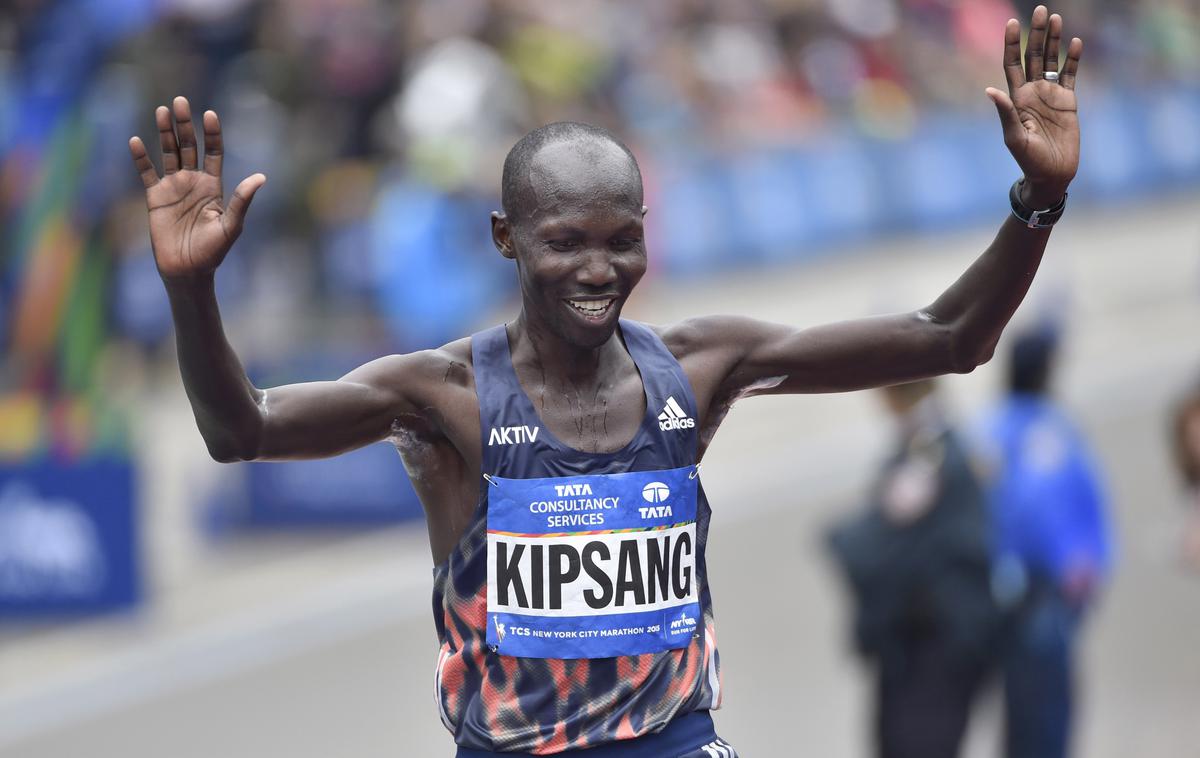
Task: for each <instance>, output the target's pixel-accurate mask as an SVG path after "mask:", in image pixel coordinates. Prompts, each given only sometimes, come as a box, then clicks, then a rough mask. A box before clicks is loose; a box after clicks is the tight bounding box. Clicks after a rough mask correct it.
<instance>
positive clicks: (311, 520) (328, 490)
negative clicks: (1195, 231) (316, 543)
mask: <svg viewBox="0 0 1200 758" xmlns="http://www.w3.org/2000/svg"><path fill="white" fill-rule="evenodd" d="M245 488H246V489H245V494H246V498H247V507H248V510H247V513H246V523H247V524H249V525H251V526H303V525H335V524H336V525H356V524H361V525H370V524H387V523H394V522H397V521H404V520H408V519H416V518H421V517H422V516H423V512H422V510H421V504H420V501H418V500H417V495H416V493H415V492H414V491H413V488H412V484H411V483H410V482H409V480H408V475H407V474H406V473H405V471H404V465H403V463H402V462H401V460H400V456H399V454H398V453H397V452H396V449H395V447H393V446H392V445H390V444H387V443H380V444H376V445H369V446H367V447H365V448H362V449H361V450H355V451H354V452H352V453H346V454H345V455H340V456H338V457H336V458H329V459H326V460H319V461H291V462H287V463H252V464H249V465H248V466H247V475H246V480H245Z"/></svg>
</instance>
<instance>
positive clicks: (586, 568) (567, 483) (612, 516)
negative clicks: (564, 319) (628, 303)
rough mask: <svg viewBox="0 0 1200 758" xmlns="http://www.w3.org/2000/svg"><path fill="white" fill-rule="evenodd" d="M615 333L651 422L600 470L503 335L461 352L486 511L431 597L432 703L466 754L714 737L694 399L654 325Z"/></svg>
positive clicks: (603, 458)
mask: <svg viewBox="0 0 1200 758" xmlns="http://www.w3.org/2000/svg"><path fill="white" fill-rule="evenodd" d="M620 333H621V336H622V337H623V338H624V343H625V346H626V348H627V349H628V351H629V355H630V357H631V358H632V359H633V361H634V363H635V364H636V366H637V369H638V372H639V373H640V375H641V379H642V385H643V388H644V390H645V396H646V408H645V413H644V416H643V419H642V423H641V425H640V426H639V427H638V430H637V432H636V433H635V434H634V436H633V438H632V439H631V440H630V441H629V443H628V444H627V445H625V446H624V447H623V448H621V449H620V450H617V451H615V452H613V453H601V454H594V453H586V452H583V451H580V450H577V449H575V448H572V447H570V446H569V445H566V444H565V443H563V442H562V441H560V440H558V439H557V438H555V436H554V435H553V433H551V432H550V430H549V429H547V428H546V427H545V426H544V424H543V423H542V420H541V419H540V418H539V417H538V415H537V412H536V411H535V409H534V406H533V403H532V402H531V401H530V399H529V397H528V396H527V395H526V394H525V391H524V390H523V389H522V387H521V385H520V383H519V381H518V380H517V375H516V372H515V370H514V369H513V364H512V356H511V353H510V350H509V345H508V336H507V332H506V330H505V327H504V325H500V326H497V327H494V328H492V329H488V330H486V331H484V332H480V333H478V334H475V335H473V336H472V338H471V354H472V360H473V364H474V375H475V388H476V392H477V394H478V398H479V419H480V425H481V434H482V440H481V443H482V450H483V456H482V470H481V471H480V472H479V476H480V478H479V482H480V498H479V504H478V506H477V508H476V510H475V513H474V515H473V517H472V520H471V523H470V525H469V526H468V527H467V529H466V530H465V532H464V534H463V536H462V538H461V539H460V541H459V543H458V544H457V545H456V546H455V548H454V550H453V551H452V552H451V554H450V556H449V557H448V558H447V560H446V561H445V562H444V563H442V564H441V565H439V566H437V567H436V568H435V569H434V595H433V611H434V620H435V624H436V626H437V632H438V637H439V640H440V641H441V650H440V654H439V656H438V665H437V671H436V676H435V688H436V695H437V701H438V706H439V711H440V714H441V717H442V720H443V723H444V724H445V726H446V727H447V728H448V729H449V730H450V731H451V732H453V734H454V738H455V741H456V742H457V743H458V744H459V745H460V746H461V749H462V752H461V754H462V755H472V756H475V755H486V754H487V752H486V751H492V752H500V753H532V754H538V755H546V754H554V753H562V752H565V751H574V750H577V749H582V748H589V750H588V752H587V754H588V755H593V754H596V755H599V754H600V753H604V755H608V752H609V750H612V749H614V748H620V747H622V746H628V747H633V746H634V745H635V744H637V743H639V742H642V741H644V740H649V739H654V740H657V741H658V742H657V743H656V744H659V746H660V748H661V746H662V745H667V744H669V745H672V746H675V744H676V742H678V746H679V747H680V748H687V747H688V745H686V744H684V743H685V742H687V741H689V740H698V741H696V746H699V745H701V744H703V743H704V742H707V740H709V739H712V727H711V720H710V719H708V718H707V711H708V710H709V709H715V708H717V707H719V706H720V698H721V687H720V669H719V657H718V653H717V647H716V638H715V634H714V630H713V614H712V602H711V597H710V594H709V590H708V584H707V581H706V577H707V572H706V568H705V561H704V546H705V543H706V541H707V536H708V524H709V516H710V511H709V507H708V502H707V500H706V498H705V496H704V492H703V488H701V487H700V485H699V479H698V476H697V473H698V471H697V466H696V455H697V450H698V446H699V435H698V433H699V430H698V426H697V421H696V419H697V408H696V401H695V397H694V395H693V394H692V390H691V385H690V383H689V382H688V379H687V377H686V375H685V374H684V373H683V370H682V368H681V367H680V365H679V363H678V361H676V360H675V358H674V356H673V355H671V353H670V351H669V350H667V348H666V346H665V345H664V344H663V343H662V341H661V340H660V339H659V338H658V336H657V335H656V334H655V333H654V332H653V331H652V330H651V329H650V328H649V327H647V326H645V325H644V324H640V323H637V322H632V321H626V320H622V321H621V322H620ZM697 617H698V618H697ZM695 712H702V713H695ZM688 714H692V715H691V716H688V717H687V718H684V716H687V715H688ZM698 729H699V730H700V731H696V730H698ZM684 730H692V731H696V734H695V735H692V734H690V733H688V734H685V733H683V732H684ZM647 735H653V736H652V737H650V736H647ZM704 737H706V739H702V738H704ZM639 738H641V739H639ZM664 740H666V741H665V742H664ZM601 745H604V746H608V747H606V748H604V749H600V750H596V748H597V747H598V746H601ZM680 752H682V750H681V751H680ZM615 754H617V753H614V755H615ZM620 754H621V755H625V754H626V753H625V752H621V753H620ZM630 754H632V753H630Z"/></svg>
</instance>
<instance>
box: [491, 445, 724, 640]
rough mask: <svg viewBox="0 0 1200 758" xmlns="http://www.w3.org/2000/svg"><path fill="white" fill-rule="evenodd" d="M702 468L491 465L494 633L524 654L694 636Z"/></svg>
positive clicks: (697, 590)
mask: <svg viewBox="0 0 1200 758" xmlns="http://www.w3.org/2000/svg"><path fill="white" fill-rule="evenodd" d="M695 470H696V469H695V467H694V466H687V467H685V468H678V469H671V470H667V471H635V472H629V473H624V474H598V475H592V476H572V477H560V478H552V479H504V478H501V477H489V480H490V482H491V484H492V486H490V487H488V515H487V530H488V533H487V541H488V557H487V560H488V584H487V616H488V618H487V620H488V628H487V642H488V645H490V646H491V647H492V649H493V650H496V651H497V652H499V653H501V654H503V655H512V656H520V657H526V658H612V657H615V656H623V655H640V654H643V653H657V652H661V651H663V650H670V649H672V648H680V647H685V646H686V645H687V644H688V643H689V642H690V641H691V639H692V635H693V634H694V633H695V631H696V628H697V623H698V621H699V618H700V603H699V602H698V597H699V588H698V586H697V583H698V582H697V577H696V550H697V545H696V489H697V488H696V478H695V475H694V472H695Z"/></svg>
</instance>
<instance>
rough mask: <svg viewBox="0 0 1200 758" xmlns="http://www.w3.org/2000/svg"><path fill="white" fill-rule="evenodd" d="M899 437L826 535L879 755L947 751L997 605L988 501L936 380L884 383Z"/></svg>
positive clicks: (978, 674) (960, 726) (982, 667)
mask: <svg viewBox="0 0 1200 758" xmlns="http://www.w3.org/2000/svg"><path fill="white" fill-rule="evenodd" d="M884 397H885V399H886V403H887V406H888V408H889V410H890V411H891V412H892V414H893V416H894V417H895V420H896V424H897V427H898V432H899V434H898V435H897V441H896V446H895V450H894V452H893V453H892V454H891V455H890V456H889V457H888V458H887V459H886V461H885V462H884V464H883V468H882V470H881V471H880V473H879V476H878V477H877V479H876V481H875V483H874V485H873V486H872V488H871V491H870V496H869V499H868V503H867V507H866V508H865V510H864V511H863V512H862V513H861V514H859V515H857V516H855V517H853V518H851V519H850V520H848V521H846V522H844V523H842V524H839V525H838V526H836V527H835V528H834V530H833V531H832V533H831V535H830V542H831V546H832V548H833V552H834V555H835V557H836V559H837V561H838V563H839V565H840V566H841V567H842V569H843V570H844V572H845V575H846V578H847V580H848V582H849V585H850V588H851V591H852V595H853V599H854V605H855V608H854V619H855V620H854V637H855V641H856V645H857V649H858V651H859V652H860V653H861V654H862V655H864V656H865V657H867V658H868V660H869V661H871V663H872V664H873V668H874V671H875V676H876V683H877V687H876V695H877V698H876V712H875V728H876V747H877V755H879V756H880V758H909V757H911V758H953V756H956V755H958V752H959V746H960V744H961V742H962V738H963V735H964V733H965V732H966V727H967V722H968V717H969V714H970V708H971V703H972V700H973V698H974V695H975V693H976V692H977V691H978V689H979V688H980V685H981V683H982V681H983V679H984V677H985V674H986V671H987V669H988V657H989V651H990V650H991V647H992V642H993V640H994V639H995V636H996V633H997V622H998V614H997V611H996V609H995V606H994V603H993V601H992V597H991V591H990V583H989V582H990V578H989V577H990V572H989V555H990V545H989V540H988V519H987V508H986V503H985V500H984V496H983V493H982V490H981V487H980V484H979V481H978V480H977V478H976V475H975V473H974V471H973V470H972V468H971V466H970V463H969V459H968V457H967V454H966V451H965V448H964V445H963V443H962V441H961V440H960V438H959V435H958V434H957V433H956V432H955V431H954V429H953V428H952V427H951V425H950V423H949V422H948V420H947V418H946V415H945V413H944V411H943V409H942V407H941V405H940V404H939V403H938V399H937V396H936V394H935V385H934V383H933V381H932V380H927V381H921V382H915V383H911V384H903V385H899V386H895V387H888V388H886V389H885V390H884Z"/></svg>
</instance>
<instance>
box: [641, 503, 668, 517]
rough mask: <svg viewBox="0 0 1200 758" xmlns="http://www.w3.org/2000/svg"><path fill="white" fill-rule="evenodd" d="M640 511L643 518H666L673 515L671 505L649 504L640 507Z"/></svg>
mask: <svg viewBox="0 0 1200 758" xmlns="http://www.w3.org/2000/svg"><path fill="white" fill-rule="evenodd" d="M638 513H639V514H641V516H642V518H666V517H667V516H670V515H671V506H669V505H648V506H646V507H645V508H638Z"/></svg>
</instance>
